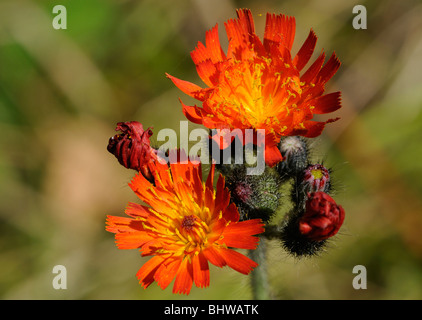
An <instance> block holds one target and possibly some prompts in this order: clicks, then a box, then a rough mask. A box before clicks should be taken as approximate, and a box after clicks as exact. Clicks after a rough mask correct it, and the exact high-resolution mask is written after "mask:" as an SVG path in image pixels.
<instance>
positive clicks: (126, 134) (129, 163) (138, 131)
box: [107, 121, 157, 179]
mask: <svg viewBox="0 0 422 320" xmlns="http://www.w3.org/2000/svg"><path fill="white" fill-rule="evenodd" d="M116 131H121V132H122V133H121V134H116V135H115V136H113V137H111V138H110V140H109V142H108V146H107V150H108V151H109V152H110V153H112V154H114V156H115V157H116V158H117V160H119V163H120V164H121V165H122V166H124V167H125V168H128V169H134V170H136V171H139V172H141V173H142V174H143V175H144V176H145V178H147V179H152V174H151V172H150V171H149V168H148V163H149V162H151V161H155V160H156V159H157V151H156V150H155V149H153V148H152V147H151V145H150V141H149V138H150V137H151V136H152V130H151V128H148V129H147V130H146V131H144V128H143V127H142V124H141V123H139V122H137V121H129V122H119V123H117V127H116Z"/></svg>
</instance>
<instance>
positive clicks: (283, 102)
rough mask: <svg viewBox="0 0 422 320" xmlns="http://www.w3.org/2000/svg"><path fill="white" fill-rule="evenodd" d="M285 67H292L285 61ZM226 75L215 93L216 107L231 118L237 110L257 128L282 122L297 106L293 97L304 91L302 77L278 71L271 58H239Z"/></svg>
mask: <svg viewBox="0 0 422 320" xmlns="http://www.w3.org/2000/svg"><path fill="white" fill-rule="evenodd" d="M284 68H285V70H287V69H289V68H291V67H290V65H286V64H284ZM222 78H223V79H222V80H223V81H220V84H219V86H218V89H217V90H216V91H215V92H216V95H215V96H214V97H213V100H214V106H215V107H216V111H217V110H218V111H219V112H218V113H220V115H221V116H223V117H227V118H231V119H233V113H235V116H236V117H237V118H238V119H239V120H240V121H242V123H244V124H245V125H246V126H251V127H253V128H255V129H261V128H266V127H268V125H270V124H278V123H279V119H284V118H285V117H286V116H287V115H288V114H289V113H290V111H291V109H294V108H295V105H294V104H293V103H292V102H291V101H292V100H294V99H296V98H297V97H299V96H300V94H301V92H302V90H301V84H300V78H299V77H297V76H289V75H287V71H283V70H281V71H274V67H272V65H271V59H264V58H261V59H258V58H254V59H250V60H246V61H235V62H234V65H232V66H230V67H228V68H227V70H226V72H225V73H224V76H222ZM231 121H232V120H231ZM231 121H230V122H231Z"/></svg>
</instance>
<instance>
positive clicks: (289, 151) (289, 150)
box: [277, 136, 308, 177]
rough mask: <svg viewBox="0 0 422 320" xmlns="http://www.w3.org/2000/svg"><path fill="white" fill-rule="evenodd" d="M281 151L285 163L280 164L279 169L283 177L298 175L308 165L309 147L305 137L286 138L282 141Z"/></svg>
mask: <svg viewBox="0 0 422 320" xmlns="http://www.w3.org/2000/svg"><path fill="white" fill-rule="evenodd" d="M279 149H280V152H281V155H282V156H283V161H281V162H279V164H278V165H277V169H278V172H279V174H280V175H281V176H282V177H290V176H292V175H296V174H297V172H300V171H301V170H303V169H304V168H305V167H306V165H307V164H308V145H307V143H306V140H305V139H304V138H303V137H300V136H288V137H285V138H283V139H282V140H281V141H280V144H279Z"/></svg>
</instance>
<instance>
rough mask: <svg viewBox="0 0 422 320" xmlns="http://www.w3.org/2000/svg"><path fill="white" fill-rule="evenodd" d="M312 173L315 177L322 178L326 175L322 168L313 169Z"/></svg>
mask: <svg viewBox="0 0 422 320" xmlns="http://www.w3.org/2000/svg"><path fill="white" fill-rule="evenodd" d="M311 174H312V176H313V177H314V179H322V177H323V176H324V173H323V172H322V170H321V169H313V170H311Z"/></svg>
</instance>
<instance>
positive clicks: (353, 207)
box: [0, 0, 422, 299]
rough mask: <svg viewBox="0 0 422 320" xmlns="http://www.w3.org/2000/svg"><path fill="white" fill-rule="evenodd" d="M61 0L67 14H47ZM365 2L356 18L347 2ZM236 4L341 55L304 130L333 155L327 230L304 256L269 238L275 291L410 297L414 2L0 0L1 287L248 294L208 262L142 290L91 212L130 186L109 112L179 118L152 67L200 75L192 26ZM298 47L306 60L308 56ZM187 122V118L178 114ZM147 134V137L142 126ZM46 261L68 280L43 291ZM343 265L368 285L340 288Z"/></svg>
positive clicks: (417, 114)
mask: <svg viewBox="0 0 422 320" xmlns="http://www.w3.org/2000/svg"><path fill="white" fill-rule="evenodd" d="M57 4H61V5H65V7H66V9H67V29H66V30H55V29H54V28H53V27H52V21H53V18H54V14H53V13H52V10H53V7H54V6H55V5H57ZM357 4H361V5H365V6H366V9H367V13H368V27H367V29H366V30H355V29H353V27H352V20H353V17H354V16H355V15H354V14H353V13H352V9H353V7H354V6H355V5H357ZM244 7H247V8H250V9H251V10H252V13H253V15H254V19H255V23H256V28H257V33H258V34H259V35H260V36H262V34H263V28H264V22H265V14H266V13H267V12H273V13H285V14H288V15H294V16H295V17H296V23H297V33H296V38H295V45H294V48H293V52H294V53H295V52H297V49H298V48H299V47H300V45H301V44H302V43H303V41H304V40H305V39H306V36H307V34H308V32H309V30H310V28H313V29H314V31H315V32H316V34H317V36H318V43H317V48H316V50H315V55H314V57H313V59H315V58H316V55H317V54H319V53H320V51H321V50H322V49H324V50H325V51H326V52H327V54H328V55H330V54H331V52H332V51H334V50H335V52H336V53H337V54H338V56H339V58H340V60H341V61H342V67H341V68H340V70H339V72H338V73H337V74H336V75H335V76H334V78H333V79H332V80H331V81H330V83H329V86H328V88H327V90H328V92H332V91H337V90H341V91H342V93H343V95H342V96H343V108H342V109H341V110H339V111H338V112H336V115H338V116H340V117H341V118H342V119H341V120H340V121H338V122H336V123H334V124H331V125H329V127H327V129H326V130H325V131H324V134H323V135H322V136H321V137H319V138H317V139H315V141H314V143H313V151H314V156H315V159H316V160H323V161H324V163H325V164H326V165H327V166H329V167H332V168H333V170H334V173H333V179H334V180H335V181H334V184H335V195H334V197H335V199H336V201H337V202H338V203H339V204H341V205H342V206H343V207H344V208H345V210H346V220H345V224H344V225H343V227H342V229H341V232H340V234H339V235H338V236H336V237H335V239H334V240H333V241H331V242H330V245H329V247H328V248H327V251H326V252H324V253H323V254H321V255H320V256H319V257H315V258H311V259H302V260H297V259H293V258H292V257H290V256H288V255H287V254H286V253H285V252H283V251H282V250H281V248H280V245H279V244H278V243H276V242H271V243H270V252H269V265H270V275H269V277H270V283H271V290H272V295H273V297H274V298H275V299H421V298H422V232H421V230H422V200H421V195H422V161H421V156H422V144H421V140H422V130H421V128H422V112H421V110H422V108H421V106H422V81H421V70H422V19H421V17H422V2H421V1H416V0H413V1H412V0H405V1H394V0H384V1H363V0H361V1H358V0H356V1H335V0H303V1H293V0H286V1H268V0H267V1H229V0H216V1H205V0H179V1H171V0H160V1H153V0H145V1H131V0H67V1H41V0H39V1H35V0H34V1H30V0H19V1H16V0H1V1H0V131H1V135H0V197H1V200H0V252H1V254H0V297H1V298H2V299H250V298H251V297H252V296H251V291H250V286H249V284H248V277H247V276H243V275H240V274H238V273H236V272H235V271H233V270H231V269H228V268H224V269H219V268H216V267H214V266H212V267H211V286H210V287H209V288H208V289H198V288H195V287H194V288H193V289H192V292H191V294H190V295H189V296H187V297H186V296H180V295H173V294H172V293H171V288H170V287H169V288H167V289H166V290H164V291H162V290H161V289H160V288H158V286H157V285H156V284H153V285H152V286H151V287H150V288H148V289H147V290H144V289H142V287H141V286H140V285H139V284H138V283H137V280H136V278H135V274H136V272H137V270H138V269H139V268H140V266H141V265H142V263H143V262H145V261H146V260H145V259H146V258H141V257H140V255H139V253H138V252H137V251H136V250H118V249H117V248H116V247H115V245H114V236H113V234H110V233H107V232H106V231H105V230H104V227H105V216H106V214H112V215H123V211H124V208H125V206H126V204H127V202H129V201H137V199H136V198H135V196H134V194H133V193H132V192H131V190H130V188H129V187H128V186H127V183H128V181H129V180H130V179H131V178H132V176H133V171H129V170H127V169H125V168H123V167H121V166H120V165H119V164H118V162H117V160H116V159H115V158H114V157H113V156H112V155H111V154H109V153H108V152H107V150H106V146H107V142H108V138H109V137H110V136H112V135H114V128H115V125H116V123H117V122H119V121H129V120H137V121H140V122H142V123H143V124H144V126H146V127H148V126H153V127H154V130H155V132H158V130H160V129H162V128H173V129H175V130H176V131H177V130H178V126H179V121H180V120H185V117H184V116H183V114H182V111H181V106H180V103H179V101H178V98H179V97H181V98H183V101H184V102H185V103H187V104H189V102H191V101H190V100H189V99H188V97H187V96H185V95H184V94H183V93H181V92H180V91H178V89H176V88H175V87H174V85H173V84H172V83H171V82H170V81H169V80H168V79H166V77H165V72H168V73H170V74H172V75H174V76H176V77H179V78H182V79H186V80H190V81H192V82H195V83H198V84H200V81H199V78H198V76H197V74H196V72H195V68H194V65H193V63H192V61H191V59H190V56H189V53H190V51H191V50H193V49H194V47H195V45H196V43H197V41H203V40H204V37H205V31H206V30H208V29H210V28H211V27H212V26H214V25H215V23H219V27H220V29H219V30H220V38H221V40H222V43H223V44H226V43H227V39H226V37H225V32H224V28H223V23H224V21H226V20H227V19H229V18H233V17H235V9H236V8H244ZM313 59H312V60H313ZM190 128H193V126H192V125H191V124H190ZM154 137H155V136H153V139H154ZM55 265H64V266H66V268H67V289H66V290H55V289H54V288H53V287H52V280H53V278H54V276H55V274H53V273H52V270H53V267H54V266H55ZM355 265H364V266H366V268H367V272H368V273H367V279H368V284H367V289H366V290H355V289H354V288H353V286H352V281H353V278H354V277H355V276H356V275H355V274H353V273H352V270H353V267H354V266H355Z"/></svg>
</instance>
